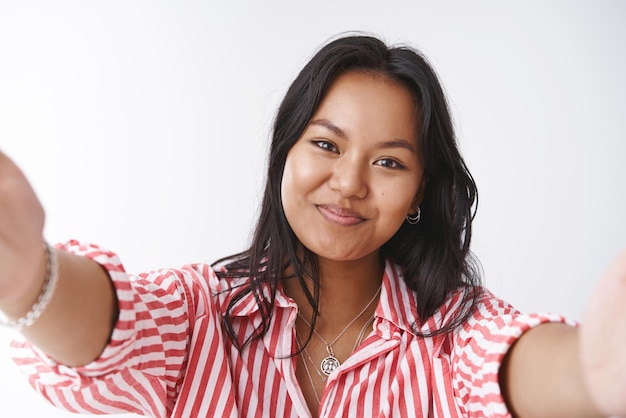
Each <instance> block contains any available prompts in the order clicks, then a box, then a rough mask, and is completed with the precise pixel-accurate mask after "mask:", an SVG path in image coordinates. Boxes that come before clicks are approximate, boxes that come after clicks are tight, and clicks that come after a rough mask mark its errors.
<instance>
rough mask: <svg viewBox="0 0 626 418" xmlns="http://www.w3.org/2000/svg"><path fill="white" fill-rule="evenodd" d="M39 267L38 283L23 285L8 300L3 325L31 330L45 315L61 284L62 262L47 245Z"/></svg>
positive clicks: (24, 283) (37, 272)
mask: <svg viewBox="0 0 626 418" xmlns="http://www.w3.org/2000/svg"><path fill="white" fill-rule="evenodd" d="M38 258H39V260H38V261H37V262H36V263H35V265H36V266H37V268H36V269H35V271H36V274H35V275H34V277H35V279H34V280H30V281H24V282H21V284H23V286H22V288H19V286H16V288H14V289H13V290H14V291H13V292H12V293H11V295H9V296H10V297H7V298H5V299H6V300H5V301H3V303H2V305H1V306H0V309H1V310H2V312H3V313H4V315H1V314H0V325H3V326H7V327H9V328H16V329H21V328H25V327H29V326H31V325H32V324H33V323H34V322H35V321H37V319H39V317H40V316H41V314H42V313H43V312H44V311H45V309H46V308H47V306H48V303H49V302H50V299H51V298H52V296H53V294H54V290H55V289H56V285H57V281H58V262H57V257H56V253H55V250H54V248H53V247H52V246H50V245H49V244H47V243H46V242H44V243H43V246H42V250H41V251H40V252H39V257H38Z"/></svg>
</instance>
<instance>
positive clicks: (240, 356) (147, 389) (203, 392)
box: [13, 241, 565, 418]
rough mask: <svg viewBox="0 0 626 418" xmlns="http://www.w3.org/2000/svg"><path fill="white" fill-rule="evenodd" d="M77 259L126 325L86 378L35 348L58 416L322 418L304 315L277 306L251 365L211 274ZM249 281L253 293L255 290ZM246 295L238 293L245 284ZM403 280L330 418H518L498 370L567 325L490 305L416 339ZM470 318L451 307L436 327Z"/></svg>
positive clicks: (383, 304) (246, 304)
mask: <svg viewBox="0 0 626 418" xmlns="http://www.w3.org/2000/svg"><path fill="white" fill-rule="evenodd" d="M64 249H65V250H68V251H72V252H74V253H77V254H81V255H84V256H87V257H90V258H92V259H94V260H96V261H97V262H98V263H100V264H101V265H102V266H104V267H105V268H106V269H107V270H108V272H109V275H110V277H111V279H112V280H113V282H114V284H115V288H116V292H117V297H118V300H119V311H120V312H119V320H118V322H117V324H116V326H115V329H114V330H113V333H112V336H111V340H110V343H109V344H108V346H107V347H106V348H105V350H104V351H103V353H102V354H101V356H100V357H99V358H98V359H97V360H95V361H94V362H93V363H91V364H88V365H86V366H83V367H78V368H70V367H66V366H63V365H61V364H58V363H56V362H54V361H53V360H52V359H50V358H49V357H47V356H46V355H45V354H44V353H42V352H40V351H39V350H37V349H36V348H34V347H31V346H30V345H29V344H28V343H27V342H25V341H15V342H14V343H13V348H14V359H15V361H16V363H17V364H18V365H19V366H20V368H21V369H22V371H23V372H24V373H25V374H26V375H27V377H28V379H29V381H30V383H31V384H32V385H33V386H34V388H35V389H36V390H37V391H39V392H40V393H41V394H42V395H43V396H44V397H45V398H46V399H48V400H49V401H50V402H51V403H53V404H55V405H57V406H59V407H61V408H64V409H66V410H69V411H72V412H77V413H94V414H106V413H110V414H115V413H136V414H140V415H147V416H154V417H186V418H187V417H310V416H311V413H310V411H309V409H308V408H307V404H306V401H305V398H304V396H303V394H302V392H301V390H300V386H299V383H298V380H297V379H296V370H295V368H296V358H295V357H292V356H290V353H292V352H293V351H294V350H295V344H296V343H295V328H294V324H295V320H296V316H297V305H296V304H295V303H294V301H293V300H292V299H290V298H289V297H287V296H286V295H285V294H284V293H283V292H281V291H280V289H279V292H278V295H277V297H276V301H275V306H274V312H273V319H272V322H271V325H270V329H269V332H268V333H267V334H266V335H265V336H264V337H263V338H262V339H260V340H257V341H254V342H253V343H252V344H251V345H249V346H246V348H245V349H244V350H243V351H241V352H240V351H238V350H237V349H236V348H235V347H234V346H233V345H232V344H231V343H230V340H229V339H228V337H227V335H226V333H225V332H224V329H223V325H222V315H223V313H224V310H225V308H226V306H227V304H228V301H229V300H228V297H229V293H228V292H224V290H225V289H228V288H229V285H228V284H227V282H226V281H224V280H220V279H218V278H217V277H216V275H215V273H214V272H213V270H212V269H211V267H210V266H208V265H204V264H197V265H187V266H184V267H182V268H180V269H176V270H159V271H154V272H149V273H145V274H140V275H137V276H131V275H128V274H126V273H125V271H124V268H123V266H122V264H121V263H120V261H119V259H118V257H117V256H116V255H115V254H113V253H111V252H108V251H105V250H103V249H100V248H99V247H97V246H94V245H84V244H81V243H79V242H76V241H70V242H68V243H67V244H65V246H64ZM242 280H243V279H242ZM231 285H232V283H231ZM411 292H412V291H411V290H409V289H408V288H407V287H406V285H405V283H404V280H403V279H402V273H401V270H400V269H399V268H398V266H396V265H393V264H392V263H387V265H386V267H385V273H384V277H383V285H382V290H381V295H380V302H379V304H378V306H377V308H376V312H375V321H374V324H373V327H372V331H371V333H370V334H369V335H368V336H367V337H366V338H365V340H364V341H363V342H362V343H361V345H360V346H359V347H358V348H357V349H356V350H355V351H354V353H353V354H352V355H351V356H350V357H349V358H348V359H347V360H346V361H345V362H344V363H343V364H341V366H340V367H339V368H338V369H337V370H335V371H334V372H333V373H332V374H331V376H329V378H328V380H327V383H326V387H325V389H324V392H323V395H322V398H321V405H320V409H319V416H321V417H365V416H367V417H464V416H469V417H507V416H510V414H509V412H508V410H507V407H506V405H505V403H504V401H503V398H502V395H501V393H500V386H499V384H498V369H499V366H500V364H501V363H502V359H503V356H504V355H505V353H506V351H507V349H508V348H509V347H510V346H511V344H512V343H513V342H514V341H515V340H516V339H517V338H518V337H519V336H520V335H521V334H522V333H523V332H524V331H526V330H528V329H529V328H531V327H534V326H536V325H538V324H540V323H543V322H547V321H561V322H563V321H565V319H564V318H562V317H560V316H555V315H540V314H533V315H525V314H521V313H519V312H518V311H516V310H515V309H514V308H513V307H511V306H510V305H508V304H507V303H505V302H503V301H502V300H500V299H498V298H496V297H495V296H493V295H492V294H490V293H489V292H488V291H485V297H484V298H483V299H482V301H481V302H480V304H479V306H478V309H476V310H475V312H474V314H473V315H472V317H471V318H470V319H469V320H468V321H467V322H466V323H465V324H464V325H463V326H462V327H460V328H458V329H457V330H456V331H455V332H454V333H451V334H449V335H443V336H439V337H433V338H420V337H418V336H416V335H415V333H414V331H413V329H412V323H413V322H414V319H415V318H416V315H417V314H416V312H417V310H416V305H415V301H414V298H413V297H412V295H411ZM458 309H461V306H460V298H459V297H451V298H450V299H449V300H447V301H446V302H445V303H444V305H443V306H441V308H440V309H439V310H438V312H437V313H436V314H435V315H434V316H433V317H432V318H430V320H429V321H427V323H426V324H425V325H424V328H423V330H428V329H433V327H436V326H437V325H438V324H439V325H440V324H442V323H445V321H446V320H449V319H450V318H451V317H452V316H453V314H454V313H455V312H456V311H457V310H458ZM233 314H234V315H233V317H234V318H235V319H234V321H233V322H234V327H235V330H236V332H237V333H238V334H239V335H244V334H246V333H249V332H250V331H251V330H252V329H253V328H255V327H256V326H257V325H258V324H259V323H260V321H261V318H260V315H259V312H258V308H257V305H256V304H255V302H254V299H253V298H252V297H251V296H250V297H246V298H244V299H242V300H240V301H238V302H237V304H236V306H235V309H234V312H233Z"/></svg>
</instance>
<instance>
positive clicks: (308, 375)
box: [296, 315, 374, 405]
mask: <svg viewBox="0 0 626 418" xmlns="http://www.w3.org/2000/svg"><path fill="white" fill-rule="evenodd" d="M373 322H374V316H373V315H372V317H371V318H370V319H369V320H368V321H367V322H366V323H365V325H364V326H363V328H361V332H360V333H359V336H358V337H357V339H356V342H355V343H354V348H353V349H352V351H353V352H354V350H356V348H357V347H358V346H359V344H360V343H361V342H363V337H364V336H365V332H366V330H367V328H368V326H369V325H370V324H372V323H373ZM296 344H297V345H298V350H299V351H302V352H304V354H305V355H306V357H307V358H303V359H302V363H303V364H304V371H305V372H306V375H307V377H308V378H309V383H310V384H311V388H312V389H313V395H315V400H316V401H317V404H318V405H319V404H320V403H321V402H320V396H319V395H318V394H317V389H316V388H315V383H313V377H311V372H310V371H309V366H308V365H307V359H308V360H309V362H311V365H312V366H313V367H315V363H314V362H313V359H312V358H311V356H310V355H309V352H308V351H307V349H306V347H304V345H303V343H302V340H300V336H299V335H298V333H297V332H296ZM314 370H315V371H316V372H317V374H318V375H319V376H320V378H321V379H322V380H323V381H324V382H325V381H326V379H327V378H328V376H327V375H325V374H322V373H321V372H320V371H319V370H317V369H314Z"/></svg>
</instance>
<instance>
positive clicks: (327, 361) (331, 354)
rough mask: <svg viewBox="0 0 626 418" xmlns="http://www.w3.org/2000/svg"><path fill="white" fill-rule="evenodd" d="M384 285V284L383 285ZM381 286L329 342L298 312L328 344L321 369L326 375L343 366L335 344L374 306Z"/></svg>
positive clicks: (325, 343) (326, 344)
mask: <svg viewBox="0 0 626 418" xmlns="http://www.w3.org/2000/svg"><path fill="white" fill-rule="evenodd" d="M381 287H382V286H381ZM381 287H379V288H378V290H377V291H376V293H375V294H374V296H373V297H372V299H371V300H370V301H369V302H368V304H367V305H366V306H365V307H364V308H363V310H361V312H359V314H358V315H357V316H355V317H354V319H353V320H352V321H350V322H349V323H348V325H346V326H345V328H344V329H343V330H342V331H341V332H340V333H339V335H337V336H336V337H335V339H334V340H332V341H331V342H328V341H326V340H325V339H324V337H322V336H321V335H320V334H319V333H318V332H317V331H316V330H315V329H314V328H313V327H312V326H311V323H310V322H309V321H307V320H306V319H305V318H304V316H302V313H300V312H298V316H299V317H300V318H301V319H302V320H303V321H304V323H305V324H307V325H308V326H309V328H311V329H312V330H313V333H314V334H315V335H317V337H318V338H319V339H320V340H322V342H323V343H324V345H325V346H326V351H327V352H328V355H327V356H326V357H324V359H323V360H322V362H321V363H320V370H321V371H322V373H324V374H325V375H326V376H330V374H331V373H332V372H334V371H335V370H336V369H337V368H338V367H339V366H341V363H340V362H339V360H338V359H337V357H335V350H333V344H335V343H336V342H337V341H338V340H339V338H341V337H342V336H343V334H344V333H345V332H346V331H347V330H348V328H350V326H351V325H352V324H354V323H355V322H356V321H357V320H358V319H359V318H360V317H361V316H362V315H363V314H364V313H365V311H367V309H368V308H369V307H370V306H372V303H374V301H375V300H376V298H377V297H378V294H379V293H380V289H381Z"/></svg>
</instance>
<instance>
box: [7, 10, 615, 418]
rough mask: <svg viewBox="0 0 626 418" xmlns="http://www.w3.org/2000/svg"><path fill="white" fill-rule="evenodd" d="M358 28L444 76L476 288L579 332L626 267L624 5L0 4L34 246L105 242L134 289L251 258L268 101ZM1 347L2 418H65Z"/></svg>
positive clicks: (11, 139)
mask: <svg viewBox="0 0 626 418" xmlns="http://www.w3.org/2000/svg"><path fill="white" fill-rule="evenodd" d="M351 30H359V31H368V32H374V33H376V34H379V35H381V36H383V37H384V39H386V40H387V41H389V42H392V43H393V42H403V43H410V44H411V45H413V46H416V47H417V48H419V49H421V50H422V51H423V52H424V54H425V55H426V56H427V57H428V58H429V59H430V61H431V62H432V64H433V65H434V67H435V69H436V71H437V72H438V73H439V75H440V77H441V80H442V83H443V85H444V86H445V89H446V91H447V94H448V97H449V101H450V107H451V110H452V113H453V115H454V120H455V125H456V127H457V133H458V139H459V144H460V147H461V149H462V151H463V153H464V155H465V157H466V161H467V164H468V166H469V168H470V170H471V171H472V173H473V175H474V177H475V179H476V181H477V184H478V188H479V196H480V200H479V209H478V215H477V217H476V220H475V235H474V239H473V244H472V245H473V250H474V252H475V254H476V255H477V256H478V258H479V259H480V260H481V262H482V264H483V267H484V273H485V283H486V285H487V286H488V287H489V288H490V289H491V290H492V291H493V292H494V293H495V294H496V295H498V296H501V297H502V298H504V299H505V300H507V301H509V302H511V303H513V304H514V305H515V306H517V307H518V308H519V309H521V310H523V311H528V312H530V311H551V312H558V313H562V314H565V315H567V316H569V317H571V318H572V319H579V318H580V316H581V314H582V312H583V309H584V306H585V302H586V300H587V298H588V296H589V294H590V292H591V291H592V289H593V287H594V284H595V283H596V281H597V280H598V278H599V277H600V276H601V274H602V272H603V271H604V269H605V268H606V267H607V265H608V263H609V261H610V260H611V259H612V258H613V257H614V256H615V255H616V254H617V253H618V252H619V251H620V250H622V249H624V248H626V216H624V214H625V213H626V191H625V186H624V180H625V179H626V164H624V156H625V152H626V145H625V144H624V142H625V141H624V140H625V132H626V129H625V128H626V79H625V76H624V74H626V45H625V44H626V3H624V2H623V1H602V0H601V1H594V2H589V1H567V0H562V1H555V0H545V1H523V2H522V1H511V2H500V1H474V2H462V1H448V2H441V3H437V4H432V2H425V1H415V0H412V1H388V2H380V1H356V0H353V1H345V2H335V1H316V2H307V3H300V2H290V1H263V2H253V1H249V2H242V1H233V2H225V1H223V2H208V1H207V2H200V1H177V2H172V1H170V2H165V1H107V2H87V1H73V2H72V1H54V2H44V1H38V2H31V1H3V2H2V3H0V149H2V150H3V151H4V152H6V153H7V154H9V156H11V157H12V158H14V159H15V160H16V161H17V162H18V164H20V166H21V167H22V168H23V170H24V171H25V173H26V174H27V176H28V177H29V179H30V180H31V182H32V184H33V185H34V187H35V189H36V191H37V192H38V193H39V196H40V198H41V200H42V202H43V204H44V206H45V208H46V211H47V223H46V229H45V235H46V237H47V238H48V240H50V241H53V242H56V241H65V240H68V239H72V238H78V239H81V240H85V241H91V242H95V243H98V244H100V245H102V246H105V247H108V248H110V249H113V250H114V251H116V252H117V253H118V254H120V256H121V258H122V260H123V261H124V262H125V265H126V268H127V270H128V271H130V272H140V271H143V270H147V269H153V268H158V267H177V266H180V265H182V264H184V263H190V262H212V261H214V260H215V259H217V258H219V257H221V256H224V255H228V254H231V253H234V252H236V251H240V250H242V249H244V247H245V246H246V244H247V243H248V239H249V232H250V231H251V228H252V226H253V222H254V219H255V216H256V210H257V207H258V202H259V200H260V193H261V189H262V184H263V178H264V167H265V156H266V150H267V141H268V137H269V133H270V126H271V122H272V118H273V115H274V112H275V110H276V107H277V105H278V102H279V100H280V98H281V97H282V94H283V93H284V92H285V90H286V88H287V86H288V85H289V83H290V82H291V80H292V79H293V78H294V76H295V75H296V73H297V71H298V70H299V69H300V67H301V66H302V65H303V64H304V63H305V62H306V60H307V59H308V58H309V57H310V56H311V55H312V53H313V52H314V50H315V49H316V48H318V47H319V46H320V45H321V44H322V43H324V42H325V41H326V40H327V39H329V38H330V37H332V36H334V35H336V34H338V33H340V32H344V31H351ZM425 221H427V220H425ZM15 279H16V280H19V278H15ZM13 335H14V334H12V333H11V332H9V331H6V330H0V346H1V348H0V415H2V416H3V417H4V416H6V417H11V418H14V417H33V416H46V417H69V416H73V415H70V414H67V413H64V412H58V411H57V410H55V409H53V408H52V407H49V406H48V405H47V404H45V402H44V401H43V400H42V399H41V398H39V397H38V396H35V395H34V392H33V391H32V390H31V389H30V387H29V386H28V384H27V382H26V380H25V379H23V378H22V377H21V376H20V374H19V371H18V370H17V369H16V368H15V366H14V365H13V363H12V362H11V361H10V360H9V359H8V358H7V356H8V354H7V352H8V350H7V348H6V346H7V344H8V341H9V339H10V338H11V337H12V336H13Z"/></svg>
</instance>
